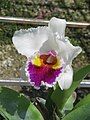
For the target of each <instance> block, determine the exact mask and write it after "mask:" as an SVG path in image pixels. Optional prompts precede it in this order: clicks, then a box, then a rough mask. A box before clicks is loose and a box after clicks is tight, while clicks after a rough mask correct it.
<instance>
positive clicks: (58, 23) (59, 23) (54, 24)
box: [48, 17, 66, 37]
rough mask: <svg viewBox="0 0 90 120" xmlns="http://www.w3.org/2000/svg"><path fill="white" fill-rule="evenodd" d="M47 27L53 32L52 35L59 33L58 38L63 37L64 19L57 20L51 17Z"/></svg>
mask: <svg viewBox="0 0 90 120" xmlns="http://www.w3.org/2000/svg"><path fill="white" fill-rule="evenodd" d="M48 26H49V28H50V29H51V30H52V31H53V33H59V36H60V37H64V36H65V28H66V20H65V19H58V18H55V17H53V18H51V20H50V22H49V25H48Z"/></svg>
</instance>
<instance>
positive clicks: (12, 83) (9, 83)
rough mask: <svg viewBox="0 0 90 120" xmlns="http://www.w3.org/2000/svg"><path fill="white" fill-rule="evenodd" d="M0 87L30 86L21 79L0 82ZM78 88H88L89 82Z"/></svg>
mask: <svg viewBox="0 0 90 120" xmlns="http://www.w3.org/2000/svg"><path fill="white" fill-rule="evenodd" d="M0 86H31V85H30V83H29V82H28V81H25V80H22V79H21V78H17V79H16V78H15V79H10V80H9V79H8V80H0ZM79 87H82V88H90V80H83V81H82V82H81V83H80V85H79Z"/></svg>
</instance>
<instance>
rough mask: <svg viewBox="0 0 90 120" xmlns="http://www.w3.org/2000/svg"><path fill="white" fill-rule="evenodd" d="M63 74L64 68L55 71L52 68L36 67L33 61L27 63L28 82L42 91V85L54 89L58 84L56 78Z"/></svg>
mask: <svg viewBox="0 0 90 120" xmlns="http://www.w3.org/2000/svg"><path fill="white" fill-rule="evenodd" d="M61 72H62V68H59V69H56V70H55V69H53V68H51V67H50V66H47V65H44V66H40V67H38V66H36V65H34V64H32V62H31V61H27V65H26V74H27V76H28V80H29V82H30V84H31V85H32V86H34V88H35V89H40V86H41V85H42V83H43V84H44V85H46V86H47V87H52V86H53V85H54V84H55V83H56V78H57V77H58V76H59V75H60V73H61Z"/></svg>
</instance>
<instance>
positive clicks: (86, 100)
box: [74, 94, 90, 109]
mask: <svg viewBox="0 0 90 120" xmlns="http://www.w3.org/2000/svg"><path fill="white" fill-rule="evenodd" d="M86 103H90V94H88V95H87V96H85V97H84V98H83V99H81V100H80V102H78V103H77V104H76V106H75V107H74V109H76V108H78V107H81V106H82V105H84V104H86Z"/></svg>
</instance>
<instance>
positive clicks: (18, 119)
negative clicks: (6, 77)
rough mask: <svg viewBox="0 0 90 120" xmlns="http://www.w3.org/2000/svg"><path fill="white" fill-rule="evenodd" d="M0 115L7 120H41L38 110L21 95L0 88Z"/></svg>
mask: <svg viewBox="0 0 90 120" xmlns="http://www.w3.org/2000/svg"><path fill="white" fill-rule="evenodd" d="M0 114H1V115H3V117H6V118H8V119H9V120H35V119H36V118H37V120H43V117H42V115H41V113H40V112H39V111H38V109H37V108H36V107H35V106H34V105H33V104H32V103H31V102H30V101H29V100H28V99H27V98H26V97H25V96H24V95H22V94H19V93H18V92H16V91H14V90H11V89H9V88H6V87H0Z"/></svg>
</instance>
